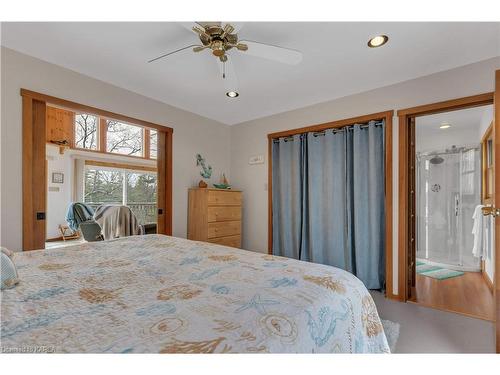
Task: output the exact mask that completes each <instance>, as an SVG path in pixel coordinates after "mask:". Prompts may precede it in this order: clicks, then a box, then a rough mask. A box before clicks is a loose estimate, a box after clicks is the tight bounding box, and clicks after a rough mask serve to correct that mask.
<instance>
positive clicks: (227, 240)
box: [208, 235, 241, 248]
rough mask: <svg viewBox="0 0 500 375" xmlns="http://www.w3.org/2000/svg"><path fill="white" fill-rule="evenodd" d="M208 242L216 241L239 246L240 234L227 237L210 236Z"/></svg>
mask: <svg viewBox="0 0 500 375" xmlns="http://www.w3.org/2000/svg"><path fill="white" fill-rule="evenodd" d="M208 242H211V243H216V244H218V245H223V246H230V247H238V248H240V247H241V236H239V235H238V236H228V237H218V238H211V239H209V240H208Z"/></svg>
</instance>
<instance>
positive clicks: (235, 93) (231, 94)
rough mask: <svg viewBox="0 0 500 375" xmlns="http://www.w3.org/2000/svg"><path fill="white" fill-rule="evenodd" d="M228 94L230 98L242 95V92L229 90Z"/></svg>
mask: <svg viewBox="0 0 500 375" xmlns="http://www.w3.org/2000/svg"><path fill="white" fill-rule="evenodd" d="M226 96H227V97H228V98H231V99H232V98H237V97H238V96H240V94H238V93H237V92H236V91H228V92H226Z"/></svg>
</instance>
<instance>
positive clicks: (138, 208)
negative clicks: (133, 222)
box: [126, 172, 156, 224]
mask: <svg viewBox="0 0 500 375" xmlns="http://www.w3.org/2000/svg"><path fill="white" fill-rule="evenodd" d="M126 176H127V189H126V191H127V199H126V201H127V202H126V205H127V206H129V207H130V209H131V210H132V212H133V213H134V215H135V216H136V217H137V220H139V223H141V224H144V223H156V173H136V172H127V173H126Z"/></svg>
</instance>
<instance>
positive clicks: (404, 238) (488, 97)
mask: <svg viewBox="0 0 500 375" xmlns="http://www.w3.org/2000/svg"><path fill="white" fill-rule="evenodd" d="M493 97H494V93H493V92H488V93H484V94H479V95H473V96H467V97H463V98H456V99H452V100H446V101H442V102H437V103H431V104H425V105H421V106H417V107H412V108H406V109H400V110H398V111H397V116H398V118H399V213H398V229H399V230H398V262H399V264H398V296H399V299H400V300H401V301H407V300H408V295H409V294H408V292H409V289H408V287H407V284H408V276H409V275H408V270H407V263H408V205H409V202H408V193H409V188H410V187H409V184H408V180H409V175H408V173H409V169H408V152H409V147H410V144H409V136H410V134H409V123H410V119H411V118H416V117H419V116H426V115H432V114H436V113H442V112H451V111H457V110H460V109H466V108H473V107H480V106H484V105H490V104H493Z"/></svg>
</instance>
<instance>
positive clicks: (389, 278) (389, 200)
mask: <svg viewBox="0 0 500 375" xmlns="http://www.w3.org/2000/svg"><path fill="white" fill-rule="evenodd" d="M393 116H394V111H392V110H391V111H385V112H378V113H372V114H369V115H364V116H359V117H352V118H348V119H343V120H337V121H332V122H327V123H324V124H318V125H312V126H305V127H302V128H297V129H291V130H285V131H281V132H276V133H271V134H268V135H267V138H268V174H267V176H268V177H267V178H268V198H267V205H268V215H267V216H268V217H267V220H268V229H267V230H268V235H267V238H268V245H267V246H268V253H269V254H272V247H273V205H272V202H273V188H272V187H273V173H272V144H273V140H274V139H277V138H281V137H290V136H293V135H296V134H302V133H309V132H320V131H324V130H327V129H337V128H343V127H345V126H349V125H354V124H360V123H367V122H370V121H381V120H383V121H384V122H385V139H384V141H385V155H384V166H385V223H386V225H385V279H386V297H387V298H391V299H397V298H398V297H397V296H396V295H394V294H393V272H392V266H393V257H392V252H393V239H392V231H393V221H392V220H393V214H392V211H393V197H392V191H393V190H392V183H393V180H392V118H393Z"/></svg>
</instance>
